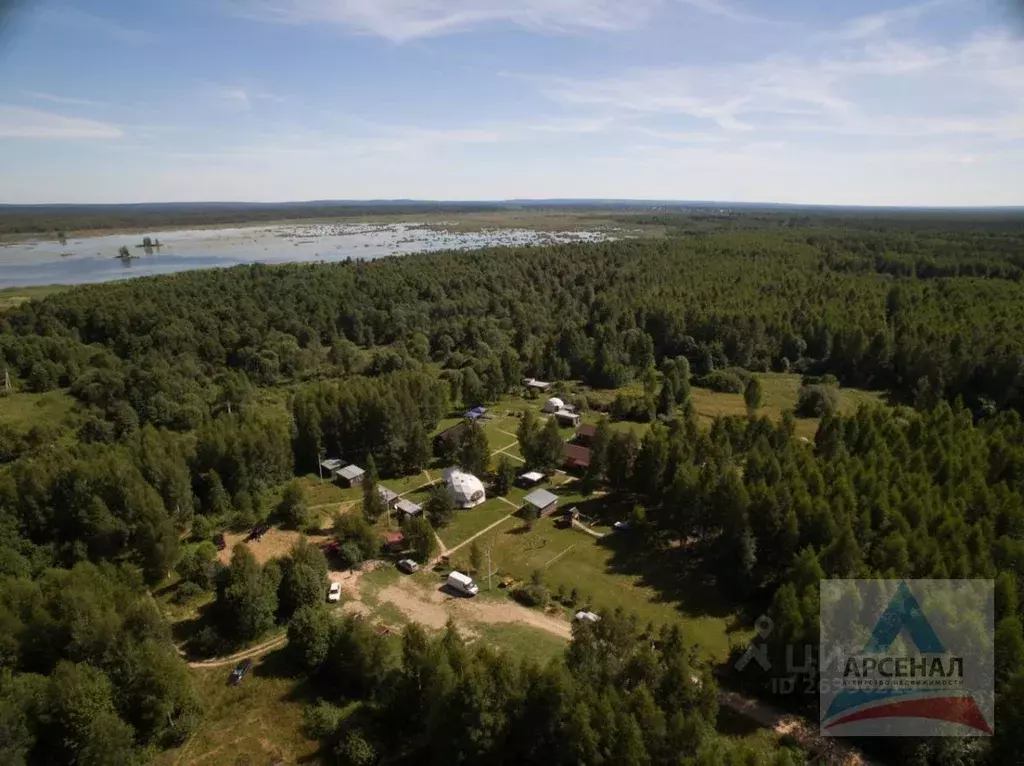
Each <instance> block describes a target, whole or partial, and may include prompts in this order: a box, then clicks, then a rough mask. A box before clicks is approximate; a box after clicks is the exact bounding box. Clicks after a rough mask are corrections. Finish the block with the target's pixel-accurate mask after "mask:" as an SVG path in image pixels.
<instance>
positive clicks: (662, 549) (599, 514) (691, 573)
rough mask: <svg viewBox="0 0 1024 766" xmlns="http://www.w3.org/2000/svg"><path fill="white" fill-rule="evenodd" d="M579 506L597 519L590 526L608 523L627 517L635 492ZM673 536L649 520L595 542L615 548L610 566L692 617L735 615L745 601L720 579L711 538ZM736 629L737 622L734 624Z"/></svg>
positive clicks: (661, 600)
mask: <svg viewBox="0 0 1024 766" xmlns="http://www.w3.org/2000/svg"><path fill="white" fill-rule="evenodd" d="M576 507H577V508H578V509H579V511H580V514H581V515H585V516H589V517H590V518H591V519H595V520H597V524H592V525H591V526H597V525H598V524H607V525H610V524H612V523H614V521H619V520H623V519H625V518H626V516H627V514H628V512H629V510H630V509H631V508H632V507H633V502H632V499H631V498H621V497H620V498H614V497H602V498H594V499H591V500H588V501H587V502H585V503H581V504H578V505H577V506H576ZM673 538H674V535H673V534H671V533H668V532H663V531H660V530H659V529H658V527H657V525H656V524H654V523H649V524H648V525H647V526H645V527H644V528H643V529H635V528H634V529H630V530H628V531H622V532H617V531H613V532H611V534H607V535H605V536H604V537H602V538H601V539H600V540H598V541H597V544H598V545H600V546H602V547H603V548H606V549H608V551H610V553H611V557H610V558H609V559H608V563H607V567H608V571H610V572H612V573H614V574H623V575H632V576H635V577H639V578H640V582H639V584H640V585H641V586H642V587H647V588H651V589H652V590H653V591H654V592H655V594H656V599H655V600H656V601H658V602H660V603H667V604H672V605H674V606H675V607H676V608H677V609H678V610H679V611H680V612H683V613H684V614H686V615H687V616H689V617H714V618H718V619H726V618H731V617H735V614H736V610H737V609H738V608H740V607H741V605H740V604H739V603H737V602H736V600H735V599H734V598H733V597H731V596H730V595H729V594H728V592H726V591H725V590H724V588H723V587H722V586H721V584H720V583H719V581H718V577H717V574H716V570H717V569H718V568H719V567H718V564H717V562H716V561H715V560H714V559H715V556H716V552H715V550H714V546H713V542H705V543H701V542H689V543H688V544H678V541H677V540H674V539H673ZM731 622H733V623H735V622H736V620H735V619H734V620H732V621H731ZM744 622H745V618H744ZM746 624H749V623H746ZM737 629H738V626H735V625H734V627H733V630H734V631H735V630H737Z"/></svg>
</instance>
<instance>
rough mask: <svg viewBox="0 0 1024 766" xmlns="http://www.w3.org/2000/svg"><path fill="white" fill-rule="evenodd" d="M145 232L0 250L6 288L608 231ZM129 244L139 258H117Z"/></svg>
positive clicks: (401, 227)
mask: <svg viewBox="0 0 1024 766" xmlns="http://www.w3.org/2000/svg"><path fill="white" fill-rule="evenodd" d="M142 236H143V235H141V234H111V235H107V236H102V237H85V238H79V239H75V238H72V239H69V240H68V241H67V244H66V245H61V244H60V242H58V241H56V240H38V241H30V242H18V243H13V244H3V245H0V287H27V286H31V285H48V284H65V285H74V284H86V283H90V282H110V281H113V280H116V279H126V278H131V277H142V276H150V275H153V274H170V273H173V272H178V271H188V270H190V269H208V268H218V267H225V266H237V265H239V264H245V263H268V264H273V263H296V262H308V261H343V260H345V259H346V258H359V259H374V258H382V257H385V256H389V255H402V254H406V253H417V252H425V251H433V250H468V249H472V248H479V247H490V246H494V245H540V244H555V243H560V242H594V241H599V240H604V239H610V238H612V237H613V235H612V234H610V233H609V232H596V231H565V232H545V231H533V230H529V229H494V230H485V231H476V232H453V231H447V230H445V229H443V228H435V227H432V226H426V225H424V224H415V223H394V224H364V223H351V224H347V223H346V224H339V223H332V224H289V225H281V226H261V227H246V228H225V229H199V230H176V231H154V232H151V233H150V234H148V235H147V236H149V237H151V238H152V239H153V240H159V241H160V245H161V246H160V247H159V248H154V249H152V250H148V251H147V250H144V249H143V248H141V247H138V245H139V244H140V243H141V242H142ZM122 246H127V247H128V248H129V249H130V252H131V254H132V255H133V256H137V257H133V258H131V259H130V260H122V259H120V258H118V257H117V254H118V251H119V249H120V248H121V247H122Z"/></svg>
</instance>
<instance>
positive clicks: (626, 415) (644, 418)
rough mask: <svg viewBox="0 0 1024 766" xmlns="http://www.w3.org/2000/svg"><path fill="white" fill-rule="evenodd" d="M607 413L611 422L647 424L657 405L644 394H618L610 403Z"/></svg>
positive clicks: (652, 417)
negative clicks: (621, 421) (624, 421)
mask: <svg viewBox="0 0 1024 766" xmlns="http://www.w3.org/2000/svg"><path fill="white" fill-rule="evenodd" d="M609 412H610V414H611V416H612V420H629V421H632V422H634V423H649V422H651V420H653V419H654V416H655V414H656V412H657V404H656V402H655V400H654V399H653V398H651V397H648V396H646V395H645V394H619V395H618V396H616V397H615V400H614V401H613V402H612V405H611V407H610V408H609Z"/></svg>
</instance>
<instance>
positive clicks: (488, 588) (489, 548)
mask: <svg viewBox="0 0 1024 766" xmlns="http://www.w3.org/2000/svg"><path fill="white" fill-rule="evenodd" d="M492 574H493V571H492V570H491V546H490V545H488V546H487V590H488V592H489V591H490V590H491V575H492Z"/></svg>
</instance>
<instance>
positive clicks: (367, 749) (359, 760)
mask: <svg viewBox="0 0 1024 766" xmlns="http://www.w3.org/2000/svg"><path fill="white" fill-rule="evenodd" d="M334 754H335V755H336V756H337V759H338V763H339V764H340V766H371V765H372V764H373V763H376V761H377V753H376V751H375V750H374V749H373V746H372V745H371V744H370V743H369V742H367V741H366V739H365V738H364V737H363V735H362V734H360V733H359V732H358V731H350V732H349V733H348V734H346V735H345V736H344V737H343V738H342V740H341V742H339V743H338V746H337V747H336V748H335V749H334Z"/></svg>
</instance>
